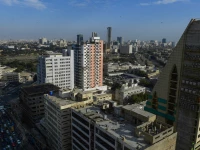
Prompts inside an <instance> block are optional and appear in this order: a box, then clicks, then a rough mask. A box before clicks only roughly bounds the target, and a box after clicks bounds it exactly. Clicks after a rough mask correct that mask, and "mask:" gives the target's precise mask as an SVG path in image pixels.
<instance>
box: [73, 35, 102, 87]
mask: <svg viewBox="0 0 200 150" xmlns="http://www.w3.org/2000/svg"><path fill="white" fill-rule="evenodd" d="M94 35H97V34H93V36H92V37H91V38H90V41H89V42H87V43H84V44H82V45H79V44H76V45H74V46H73V49H74V54H75V55H74V65H75V71H74V72H75V85H76V87H79V88H81V89H90V88H95V87H98V86H102V84H103V41H102V40H100V37H96V36H94Z"/></svg>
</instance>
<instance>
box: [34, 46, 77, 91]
mask: <svg viewBox="0 0 200 150" xmlns="http://www.w3.org/2000/svg"><path fill="white" fill-rule="evenodd" d="M37 78H38V83H39V84H41V83H52V84H54V85H56V86H58V87H60V88H70V89H73V88H74V51H73V50H66V49H65V50H63V53H54V52H52V51H48V52H47V53H46V54H45V55H41V56H39V58H38V68H37Z"/></svg>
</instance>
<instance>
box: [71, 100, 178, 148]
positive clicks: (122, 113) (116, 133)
mask: <svg viewBox="0 0 200 150" xmlns="http://www.w3.org/2000/svg"><path fill="white" fill-rule="evenodd" d="M109 112H112V113H109ZM71 121H72V122H71V125H72V127H71V130H72V132H71V133H72V149H73V150H76V149H81V150H93V149H96V150H162V149H163V150H175V147H176V137H177V133H174V132H173V130H174V127H173V126H171V125H167V124H165V123H162V122H159V121H157V120H156V115H154V114H152V113H148V112H146V111H144V110H143V106H142V105H140V104H135V105H127V106H123V105H121V106H116V102H113V101H103V102H102V103H100V102H99V103H98V104H97V105H94V106H89V105H88V106H87V105H84V106H82V107H79V108H75V109H72V115H71Z"/></svg>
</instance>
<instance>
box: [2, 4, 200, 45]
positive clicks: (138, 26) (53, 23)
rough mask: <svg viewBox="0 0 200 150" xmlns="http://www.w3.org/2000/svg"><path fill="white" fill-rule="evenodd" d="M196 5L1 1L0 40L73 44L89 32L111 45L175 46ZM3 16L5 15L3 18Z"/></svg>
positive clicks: (196, 8)
mask: <svg viewBox="0 0 200 150" xmlns="http://www.w3.org/2000/svg"><path fill="white" fill-rule="evenodd" d="M199 4H200V2H199V1H198V0H159V1H158V0H151V1H149V0H134V1H133V0H124V1H121V0H93V1H92V0H67V1H64V0H60V1H55V0H48V1H47V0H42V1H41V0H0V13H1V14H2V16H1V26H0V32H1V35H0V39H1V40H6V39H38V38H39V37H47V38H48V39H55V38H64V39H66V40H75V39H76V35H77V34H83V35H84V38H85V39H88V38H89V37H90V34H91V32H92V31H95V32H97V33H98V35H99V36H100V37H101V39H103V40H106V28H107V27H108V26H112V28H113V36H112V38H113V39H116V37H117V36H123V37H124V39H125V40H133V39H141V40H151V39H154V40H159V41H161V39H162V38H163V37H165V38H167V39H168V40H170V41H178V39H179V38H180V36H181V34H182V32H183V31H184V29H185V27H186V25H187V23H188V22H189V20H190V19H191V18H195V17H197V16H194V14H195V12H196V11H197V10H198V9H199ZM5 14H6V15H5Z"/></svg>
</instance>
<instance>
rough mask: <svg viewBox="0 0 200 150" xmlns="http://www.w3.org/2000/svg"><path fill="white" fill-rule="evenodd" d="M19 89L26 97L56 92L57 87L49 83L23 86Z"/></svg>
mask: <svg viewBox="0 0 200 150" xmlns="http://www.w3.org/2000/svg"><path fill="white" fill-rule="evenodd" d="M21 89H22V90H23V91H24V92H26V93H27V94H28V95H35V94H47V93H49V92H50V91H58V90H59V87H57V86H55V85H53V84H50V83H45V84H39V85H31V86H25V87H22V88H21Z"/></svg>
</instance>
